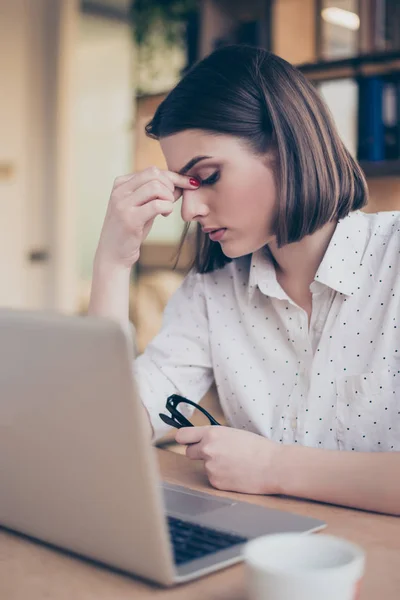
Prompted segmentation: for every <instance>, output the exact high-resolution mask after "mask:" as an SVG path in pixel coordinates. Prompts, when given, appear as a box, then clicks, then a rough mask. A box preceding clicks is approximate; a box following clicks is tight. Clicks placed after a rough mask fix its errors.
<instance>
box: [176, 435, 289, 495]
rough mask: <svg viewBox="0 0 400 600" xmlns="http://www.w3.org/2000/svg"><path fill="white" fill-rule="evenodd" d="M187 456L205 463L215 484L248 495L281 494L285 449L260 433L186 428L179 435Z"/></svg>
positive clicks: (211, 480) (210, 479) (178, 438)
mask: <svg viewBox="0 0 400 600" xmlns="http://www.w3.org/2000/svg"><path fill="white" fill-rule="evenodd" d="M175 439H176V441H177V442H178V443H179V444H188V447H187V449H186V456H187V457H188V458H191V459H193V460H203V461H204V466H205V469H206V473H207V476H208V479H209V481H210V483H211V485H212V486H213V487H215V488H217V489H220V490H226V491H231V492H243V493H246V494H278V493H279V485H278V475H279V466H278V463H279V456H280V453H281V451H282V448H283V446H281V445H280V444H277V443H276V442H272V441H271V440H269V439H268V438H265V437H263V436H261V435H257V434H256V433H251V432H249V431H242V430H241V429H233V428H230V427H221V426H211V425H210V426H207V427H184V428H182V429H179V430H178V431H177V433H176V436H175Z"/></svg>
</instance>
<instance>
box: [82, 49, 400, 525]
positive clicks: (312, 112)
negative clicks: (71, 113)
mask: <svg viewBox="0 0 400 600" xmlns="http://www.w3.org/2000/svg"><path fill="white" fill-rule="evenodd" d="M146 129H147V133H148V134H149V135H150V136H152V137H154V138H156V139H158V140H160V143H161V146H162V150H163V153H164V155H165V158H166V162H167V165H168V170H165V171H160V170H158V169H156V168H150V169H147V170H145V171H143V172H141V173H136V174H133V175H128V176H125V177H120V178H118V179H117V180H116V181H115V185H114V188H113V191H112V193H111V198H110V203H109V207H108V211H107V215H106V218H105V222H104V227H103V230H102V233H101V237H100V242H99V246H98V249H97V253H96V258H95V264H94V274H93V288H92V297H91V304H90V313H91V314H97V315H105V316H109V317H113V318H115V319H118V320H119V321H120V322H121V323H122V324H123V325H124V326H126V325H128V289H129V275H130V270H131V267H132V265H133V264H134V263H135V262H136V261H137V260H138V257H139V254H140V246H141V244H142V242H143V240H144V239H145V238H146V235H147V234H148V232H149V230H150V228H151V226H152V223H153V220H154V218H155V217H156V216H157V215H163V216H167V215H169V214H170V212H171V211H172V206H173V203H174V202H175V201H176V200H177V199H178V198H179V197H181V196H182V218H183V220H184V221H186V223H190V222H192V221H195V222H196V226H197V251H196V260H195V264H194V267H193V269H192V270H191V272H190V273H189V275H188V276H187V277H186V279H185V281H184V283H183V285H182V286H181V288H180V289H179V290H178V292H177V293H176V294H175V295H174V297H173V298H172V300H171V301H170V303H169V304H168V306H167V309H166V311H165V318H164V325H163V328H162V331H161V332H160V333H159V335H158V336H157V337H156V338H155V339H154V340H153V342H152V343H151V344H150V345H149V346H148V348H147V349H146V351H145V353H144V354H143V355H142V356H140V357H139V358H138V359H137V360H136V362H135V372H136V378H137V382H138V386H139V390H140V394H141V398H142V400H143V404H144V406H145V407H146V409H147V412H148V415H149V417H150V422H151V425H152V428H153V434H154V435H153V438H154V439H155V440H156V439H157V438H159V437H160V436H161V435H163V434H164V433H165V432H166V431H167V430H168V426H167V425H165V424H164V423H163V421H162V420H161V419H160V417H159V413H160V412H164V409H165V402H166V398H167V397H168V396H169V395H171V394H180V395H182V396H185V397H187V398H189V399H191V400H192V401H195V402H198V401H199V400H200V399H201V398H202V396H203V395H204V394H205V392H206V391H207V390H208V388H209V387H210V385H211V384H212V382H213V381H215V383H216V386H217V389H218V393H219V398H220V402H221V406H222V409H223V411H224V414H225V416H226V419H227V423H228V424H229V426H227V427H222V426H221V427H214V426H205V427H184V428H182V429H179V430H178V432H177V434H176V439H177V441H178V442H179V443H181V444H187V451H186V453H187V456H189V457H190V458H192V459H196V460H202V461H204V464H205V469H206V472H207V474H208V477H209V480H210V483H211V485H213V486H215V487H217V488H220V489H224V490H233V491H240V492H245V493H257V494H278V493H283V494H287V495H293V496H298V497H304V498H311V499H313V500H319V501H325V502H331V503H337V504H342V505H348V506H354V507H359V508H363V509H367V510H375V511H382V512H388V513H392V514H400V452H399V451H400V277H399V269H400V213H378V214H372V215H371V214H365V213H363V212H360V210H359V209H361V208H362V207H363V206H364V205H365V204H366V202H367V186H366V182H365V179H364V177H363V174H362V172H361V170H360V168H359V166H358V165H357V163H356V162H355V161H354V159H353V158H352V157H351V155H350V154H349V152H348V151H347V150H346V148H345V147H344V145H343V143H342V142H341V140H340V138H339V137H338V134H337V132H336V129H335V126H334V124H333V122H332V118H331V116H330V114H329V112H328V110H327V108H326V106H325V105H324V103H323V101H322V100H321V98H320V96H319V95H318V93H317V91H316V90H315V89H314V88H313V86H312V85H311V84H310V83H309V82H308V81H307V80H306V79H305V78H304V77H303V75H302V74H301V73H300V72H299V71H298V70H296V69H295V68H294V67H292V66H291V65H290V64H288V63H287V62H286V61H284V60H282V59H281V58H279V57H277V56H275V55H273V54H271V53H268V52H266V51H264V50H261V49H256V48H251V47H244V46H231V47H227V48H223V49H221V50H218V51H216V52H214V53H213V54H211V55H210V56H209V57H207V58H206V59H204V60H203V61H201V62H200V63H198V64H197V65H196V66H195V67H194V68H193V69H192V70H191V71H190V72H189V73H188V74H187V75H186V76H185V77H184V78H183V79H182V81H181V82H180V83H179V84H178V85H177V86H176V87H175V88H174V89H173V90H172V91H171V93H170V94H169V95H168V96H167V98H166V99H165V100H164V101H163V102H162V103H161V105H160V106H159V108H158V109H157V111H156V113H155V116H154V118H153V119H152V121H151V122H150V123H149V124H148V126H147V128H146ZM185 414H186V415H187V416H190V412H189V411H187V412H186V413H185Z"/></svg>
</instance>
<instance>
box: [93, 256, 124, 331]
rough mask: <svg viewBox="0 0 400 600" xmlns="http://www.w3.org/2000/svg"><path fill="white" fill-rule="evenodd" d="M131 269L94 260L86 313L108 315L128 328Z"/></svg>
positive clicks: (99, 315)
mask: <svg viewBox="0 0 400 600" xmlns="http://www.w3.org/2000/svg"><path fill="white" fill-rule="evenodd" d="M130 273H131V269H130V268H128V267H125V266H121V265H109V264H107V263H105V262H104V261H102V260H101V258H97V257H96V259H95V261H94V267H93V279H92V289H91V295H90V303H89V309H88V314H89V315H94V316H98V317H109V318H111V319H115V320H116V321H118V322H119V323H120V324H121V325H122V326H123V327H124V328H125V329H126V330H128V329H129V284H130Z"/></svg>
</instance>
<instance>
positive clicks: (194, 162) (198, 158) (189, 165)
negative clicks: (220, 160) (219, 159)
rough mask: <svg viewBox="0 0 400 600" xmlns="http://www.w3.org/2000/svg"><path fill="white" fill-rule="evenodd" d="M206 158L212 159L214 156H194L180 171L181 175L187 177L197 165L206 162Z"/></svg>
mask: <svg viewBox="0 0 400 600" xmlns="http://www.w3.org/2000/svg"><path fill="white" fill-rule="evenodd" d="M206 158H212V156H194V157H193V158H191V159H190V160H189V162H188V163H186V165H185V166H184V167H182V169H181V170H180V171H179V174H180V175H185V174H186V173H187V172H188V171H190V169H191V168H192V167H194V165H197V163H198V162H200V161H201V160H205V159H206Z"/></svg>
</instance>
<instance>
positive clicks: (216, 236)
mask: <svg viewBox="0 0 400 600" xmlns="http://www.w3.org/2000/svg"><path fill="white" fill-rule="evenodd" d="M225 231H226V227H223V228H222V229H215V230H214V231H210V233H209V234H208V235H209V236H210V240H212V241H213V242H220V241H221V240H222V238H223V237H224V235H225Z"/></svg>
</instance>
